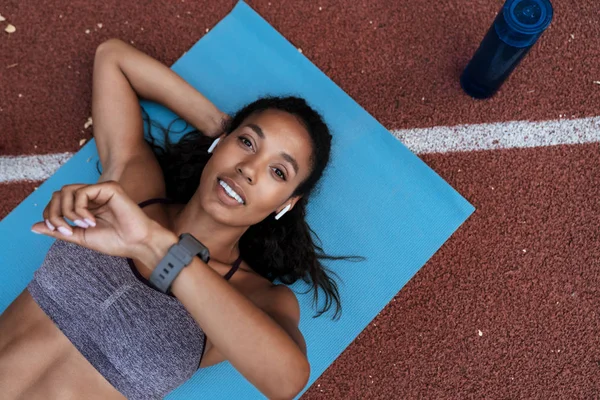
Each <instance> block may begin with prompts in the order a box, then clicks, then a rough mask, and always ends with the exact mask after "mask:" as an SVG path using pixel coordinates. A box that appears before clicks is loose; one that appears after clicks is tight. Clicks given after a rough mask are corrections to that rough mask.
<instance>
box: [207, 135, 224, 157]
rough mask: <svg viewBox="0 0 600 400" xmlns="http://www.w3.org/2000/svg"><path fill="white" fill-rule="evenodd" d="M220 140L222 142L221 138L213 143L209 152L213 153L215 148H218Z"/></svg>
mask: <svg viewBox="0 0 600 400" xmlns="http://www.w3.org/2000/svg"><path fill="white" fill-rule="evenodd" d="M219 140H221V138H216V139H215V141H214V142H212V144H211V145H210V147H209V148H208V152H209V153H212V152H213V150H214V149H215V147H217V143H219Z"/></svg>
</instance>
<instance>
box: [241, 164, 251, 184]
mask: <svg viewBox="0 0 600 400" xmlns="http://www.w3.org/2000/svg"><path fill="white" fill-rule="evenodd" d="M237 170H238V173H239V174H240V175H242V176H243V177H244V179H246V180H247V181H248V183H254V178H253V174H252V173H251V172H250V170H251V169H250V168H248V167H247V166H246V167H244V169H243V170H242V167H238V168H237Z"/></svg>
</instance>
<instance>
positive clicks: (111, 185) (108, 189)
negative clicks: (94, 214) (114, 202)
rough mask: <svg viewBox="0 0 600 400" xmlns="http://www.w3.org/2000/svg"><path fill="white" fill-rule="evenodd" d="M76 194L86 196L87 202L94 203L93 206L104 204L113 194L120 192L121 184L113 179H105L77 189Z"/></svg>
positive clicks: (98, 206)
mask: <svg viewBox="0 0 600 400" xmlns="http://www.w3.org/2000/svg"><path fill="white" fill-rule="evenodd" d="M78 192H81V194H79V193H78V195H81V196H86V197H87V200H86V201H87V203H88V205H89V203H92V202H93V203H94V204H95V206H96V207H95V208H100V207H102V206H103V205H106V204H107V203H108V202H109V201H110V200H111V199H112V198H113V197H114V196H115V195H117V194H121V193H122V189H121V185H119V183H118V182H115V181H105V182H101V183H97V184H94V185H88V186H85V187H82V188H79V189H78Z"/></svg>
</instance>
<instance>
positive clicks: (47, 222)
mask: <svg viewBox="0 0 600 400" xmlns="http://www.w3.org/2000/svg"><path fill="white" fill-rule="evenodd" d="M46 226H47V227H48V229H50V230H51V231H53V230H55V229H56V228H55V227H54V225H52V224H51V223H50V221H48V220H46Z"/></svg>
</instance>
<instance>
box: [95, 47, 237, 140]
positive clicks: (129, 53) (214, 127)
mask: <svg viewBox="0 0 600 400" xmlns="http://www.w3.org/2000/svg"><path fill="white" fill-rule="evenodd" d="M97 57H114V61H115V62H116V63H117V64H118V66H119V68H120V69H121V71H122V72H123V74H124V75H125V76H126V77H127V80H128V81H129V84H130V85H131V87H132V88H133V90H134V91H135V92H136V93H137V94H138V96H139V97H142V98H145V99H148V100H151V101H154V102H157V103H159V104H162V105H164V106H165V107H167V108H169V109H170V110H172V111H173V112H174V113H175V114H177V115H178V116H180V117H181V118H183V119H184V120H186V121H188V122H189V123H190V124H192V125H193V126H194V127H196V128H197V129H199V130H201V131H202V132H204V133H205V134H206V135H208V136H213V137H214V136H216V135H218V134H220V133H221V130H222V122H223V120H224V118H226V117H227V115H226V114H225V113H223V112H222V111H221V110H219V109H218V108H217V107H216V106H215V105H214V104H213V103H212V102H210V101H209V100H208V99H207V98H206V97H205V96H204V95H202V93H200V92H199V91H197V90H196V89H195V88H194V87H193V86H191V85H190V84H189V83H187V82H186V81H185V80H184V79H182V78H181V77H180V76H179V75H177V74H176V73H175V72H174V71H173V70H171V69H170V68H169V67H167V66H166V65H164V64H162V63H161V62H159V61H158V60H156V59H154V58H152V57H150V56H149V55H147V54H144V53H143V52H141V51H139V50H137V49H136V48H134V47H133V46H130V45H129V44H127V43H125V42H123V41H121V40H118V39H110V40H108V41H106V42H104V43H103V44H101V45H100V47H99V48H98V52H97Z"/></svg>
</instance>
